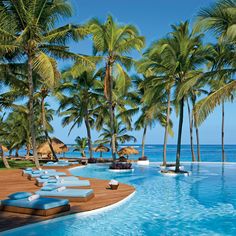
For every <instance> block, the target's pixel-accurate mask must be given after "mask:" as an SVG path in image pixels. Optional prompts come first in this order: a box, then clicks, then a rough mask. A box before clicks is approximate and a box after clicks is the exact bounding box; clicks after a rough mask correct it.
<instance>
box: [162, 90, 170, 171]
mask: <svg viewBox="0 0 236 236" xmlns="http://www.w3.org/2000/svg"><path fill="white" fill-rule="evenodd" d="M167 94H168V95H167V96H168V98H167V99H168V104H167V114H166V126H165V135H164V146H163V163H162V165H163V166H166V149H167V139H168V129H169V122H170V90H167Z"/></svg>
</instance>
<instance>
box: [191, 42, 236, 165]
mask: <svg viewBox="0 0 236 236" xmlns="http://www.w3.org/2000/svg"><path fill="white" fill-rule="evenodd" d="M210 46H211V54H209V55H208V61H209V63H208V67H209V68H210V71H209V72H207V73H205V74H206V75H205V77H206V80H207V81H208V83H209V85H210V93H209V95H208V96H207V97H205V98H203V99H202V100H201V101H199V102H198V103H197V105H196V110H195V113H196V114H195V115H196V116H197V117H198V124H200V123H202V121H203V120H205V119H206V117H207V116H208V115H209V113H210V112H211V111H213V109H214V107H215V106H216V105H218V104H219V105H220V104H221V106H222V121H221V144H222V161H223V162H224V161H225V151H224V115H225V111H224V103H225V101H226V100H231V101H232V100H233V94H232V92H233V90H232V88H233V86H232V85H230V84H232V83H233V82H234V81H233V80H232V73H227V71H228V70H231V68H233V66H232V58H234V56H235V49H234V47H233V46H232V45H230V44H228V42H226V41H222V40H221V41H219V42H218V43H217V44H215V45H210ZM228 85H230V88H229V89H228V91H227V90H226V89H225V88H226V87H228ZM223 91H225V93H224V94H222V92H223ZM220 93H221V94H222V95H221V94H220Z"/></svg>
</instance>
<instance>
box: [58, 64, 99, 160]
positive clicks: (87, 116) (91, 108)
mask: <svg viewBox="0 0 236 236" xmlns="http://www.w3.org/2000/svg"><path fill="white" fill-rule="evenodd" d="M64 76H65V77H66V81H63V82H62V84H61V85H60V86H59V88H58V90H59V91H61V92H60V93H57V96H58V97H59V99H60V107H59V109H58V110H59V111H60V115H61V116H64V118H63V121H62V124H63V126H66V125H68V124H70V123H72V126H71V128H70V131H69V134H70V132H71V131H72V129H73V128H74V127H75V126H76V125H77V126H80V125H81V124H82V122H83V121H84V123H85V126H86V131H87V139H88V147H89V154H90V158H93V147H92V137H91V127H92V126H93V125H94V122H95V118H94V115H95V113H96V108H97V106H98V105H99V94H98V93H97V92H96V89H95V84H96V73H95V72H94V70H87V71H81V72H80V73H79V74H78V75H75V74H73V73H72V71H71V69H69V70H67V71H66V72H65V73H64ZM68 81H69V82H68ZM68 93H69V95H68Z"/></svg>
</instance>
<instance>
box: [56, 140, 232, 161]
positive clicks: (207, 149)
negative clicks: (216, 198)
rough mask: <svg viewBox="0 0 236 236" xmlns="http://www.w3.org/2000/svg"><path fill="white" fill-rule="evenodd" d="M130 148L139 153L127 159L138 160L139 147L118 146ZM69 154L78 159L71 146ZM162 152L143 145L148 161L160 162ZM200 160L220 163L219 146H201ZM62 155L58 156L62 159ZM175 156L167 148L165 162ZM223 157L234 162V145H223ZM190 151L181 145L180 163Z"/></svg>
mask: <svg viewBox="0 0 236 236" xmlns="http://www.w3.org/2000/svg"><path fill="white" fill-rule="evenodd" d="M126 146H132V147H134V148H136V149H137V150H138V151H139V154H138V155H131V156H129V159H138V158H139V157H140V156H141V145H138V144H133V145H120V146H119V148H122V147H126ZM68 147H69V152H67V153H65V154H64V155H65V157H70V158H76V157H80V153H79V152H73V147H72V145H70V144H69V145H68ZM194 148H195V156H196V158H197V153H196V152H197V148H196V146H195V147H194ZM162 150H163V145H149V144H147V145H145V156H147V157H148V158H149V160H150V161H162ZM200 151H201V160H202V161H205V162H221V160H222V155H221V145H201V149H200ZM86 155H87V156H89V154H88V150H86ZM62 156H63V155H59V157H62ZM99 156H100V153H96V152H94V157H99ZM175 156H176V145H168V146H167V161H175ZM225 156H226V161H228V162H236V145H225ZM103 157H104V158H110V157H111V153H110V152H108V153H103ZM191 158H192V157H191V149H190V145H182V148H181V161H191Z"/></svg>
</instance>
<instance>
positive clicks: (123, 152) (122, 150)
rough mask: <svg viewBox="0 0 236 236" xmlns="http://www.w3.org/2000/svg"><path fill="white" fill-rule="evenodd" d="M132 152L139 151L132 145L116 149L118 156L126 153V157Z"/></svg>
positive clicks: (137, 152)
mask: <svg viewBox="0 0 236 236" xmlns="http://www.w3.org/2000/svg"><path fill="white" fill-rule="evenodd" d="M132 154H135V155H136V154H139V151H138V150H137V149H135V148H133V147H124V148H121V149H120V151H118V155H119V156H124V155H126V156H127V158H128V156H129V155H132Z"/></svg>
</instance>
